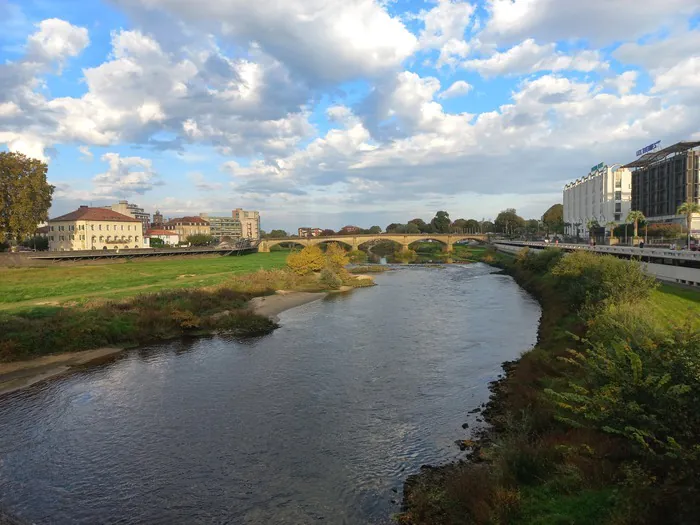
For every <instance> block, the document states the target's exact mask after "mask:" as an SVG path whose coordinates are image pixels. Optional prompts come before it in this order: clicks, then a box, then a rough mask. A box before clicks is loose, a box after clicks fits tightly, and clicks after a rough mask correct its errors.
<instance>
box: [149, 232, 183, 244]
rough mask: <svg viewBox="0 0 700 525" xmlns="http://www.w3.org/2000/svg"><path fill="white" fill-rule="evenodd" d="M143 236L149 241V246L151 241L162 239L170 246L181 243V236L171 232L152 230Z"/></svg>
mask: <svg viewBox="0 0 700 525" xmlns="http://www.w3.org/2000/svg"><path fill="white" fill-rule="evenodd" d="M143 236H144V237H145V238H146V239H149V243H148V244H149V246H150V245H151V243H150V239H160V240H161V241H163V242H164V243H165V244H167V245H168V246H176V245H177V244H178V243H179V242H180V236H179V235H178V234H177V232H174V231H171V230H160V229H150V230H147V231H146V233H144V234H143Z"/></svg>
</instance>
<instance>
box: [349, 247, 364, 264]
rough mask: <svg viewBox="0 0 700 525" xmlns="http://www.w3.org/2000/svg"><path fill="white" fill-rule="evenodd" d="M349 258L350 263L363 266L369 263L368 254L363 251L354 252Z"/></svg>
mask: <svg viewBox="0 0 700 525" xmlns="http://www.w3.org/2000/svg"><path fill="white" fill-rule="evenodd" d="M348 257H350V262H351V263H354V264H361V263H366V262H367V254H366V253H365V252H363V251H362V250H353V251H351V252H350V253H348Z"/></svg>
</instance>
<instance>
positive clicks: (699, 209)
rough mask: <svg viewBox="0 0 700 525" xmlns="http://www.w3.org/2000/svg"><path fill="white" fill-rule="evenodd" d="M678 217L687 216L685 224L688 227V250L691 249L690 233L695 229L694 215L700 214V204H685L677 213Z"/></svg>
mask: <svg viewBox="0 0 700 525" xmlns="http://www.w3.org/2000/svg"><path fill="white" fill-rule="evenodd" d="M676 213H678V215H685V224H686V226H687V227H688V248H690V231H691V228H692V227H693V213H700V204H698V203H696V202H691V201H688V202H684V203H683V204H681V205H680V207H679V208H678V211H677V212H676Z"/></svg>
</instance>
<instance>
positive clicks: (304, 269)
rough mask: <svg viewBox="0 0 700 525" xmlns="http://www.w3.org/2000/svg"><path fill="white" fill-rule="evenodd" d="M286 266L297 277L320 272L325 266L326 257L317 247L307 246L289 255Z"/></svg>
mask: <svg viewBox="0 0 700 525" xmlns="http://www.w3.org/2000/svg"><path fill="white" fill-rule="evenodd" d="M287 266H288V267H289V268H290V269H291V270H292V271H293V272H294V273H296V274H297V275H308V274H310V273H313V272H320V271H321V270H322V269H323V268H324V267H325V266H326V256H325V255H324V253H323V252H322V251H321V248H319V247H318V246H307V247H305V248H304V249H303V250H301V251H300V252H293V253H290V254H289V256H288V257H287Z"/></svg>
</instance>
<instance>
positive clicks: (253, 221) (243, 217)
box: [232, 208, 260, 241]
mask: <svg viewBox="0 0 700 525" xmlns="http://www.w3.org/2000/svg"><path fill="white" fill-rule="evenodd" d="M232 216H233V218H234V219H235V220H237V221H239V222H240V223H241V238H243V239H250V240H254V241H257V240H258V239H260V212H258V211H245V210H242V209H241V208H236V209H235V210H233V213H232Z"/></svg>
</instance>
